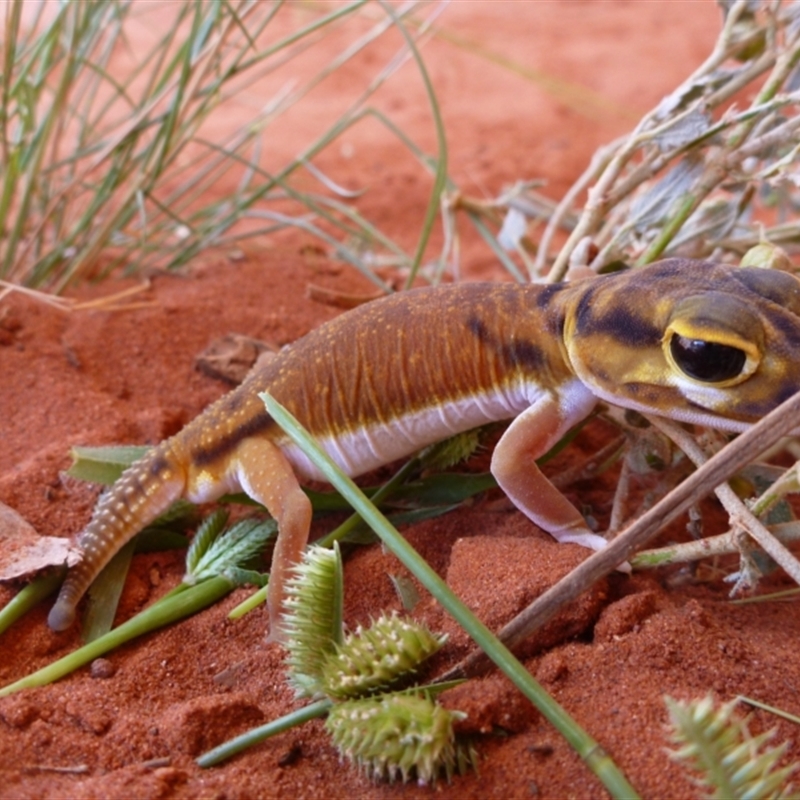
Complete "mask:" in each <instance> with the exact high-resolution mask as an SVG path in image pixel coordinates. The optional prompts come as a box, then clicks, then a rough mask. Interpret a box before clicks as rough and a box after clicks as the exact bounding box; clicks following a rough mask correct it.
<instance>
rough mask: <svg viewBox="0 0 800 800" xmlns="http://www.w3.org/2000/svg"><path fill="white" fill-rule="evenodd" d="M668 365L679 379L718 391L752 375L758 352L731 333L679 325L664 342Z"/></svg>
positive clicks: (673, 326)
mask: <svg viewBox="0 0 800 800" xmlns="http://www.w3.org/2000/svg"><path fill="white" fill-rule="evenodd" d="M662 344H663V348H664V355H665V357H666V359H667V362H668V363H669V364H670V366H671V367H672V368H673V370H675V371H676V372H677V373H678V374H679V375H681V376H682V377H685V378H689V379H690V380H693V381H697V382H698V383H702V384H706V385H712V386H717V387H725V386H735V385H736V384H737V383H741V382H742V381H744V380H746V379H747V378H749V377H750V375H752V374H753V373H754V372H755V370H756V368H757V367H758V364H759V362H760V360H761V354H760V352H759V350H758V348H757V347H756V346H755V345H754V344H753V343H752V342H746V341H744V340H742V339H740V338H739V337H738V336H735V335H733V334H732V333H731V332H729V331H713V332H712V331H709V330H703V329H698V328H696V327H694V326H692V325H687V324H685V323H681V321H676V322H674V323H673V324H672V325H670V326H669V327H668V328H667V331H666V333H665V335H664V339H663V342H662Z"/></svg>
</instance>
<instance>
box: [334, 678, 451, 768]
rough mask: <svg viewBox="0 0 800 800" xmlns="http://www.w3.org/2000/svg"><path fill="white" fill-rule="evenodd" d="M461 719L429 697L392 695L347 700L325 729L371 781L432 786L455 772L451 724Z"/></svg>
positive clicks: (342, 751) (335, 712)
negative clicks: (405, 782) (396, 781)
mask: <svg viewBox="0 0 800 800" xmlns="http://www.w3.org/2000/svg"><path fill="white" fill-rule="evenodd" d="M463 716H464V715H462V714H459V712H456V711H448V710H447V709H446V708H442V707H441V706H439V705H436V703H434V702H433V701H432V700H430V699H429V698H427V697H423V696H419V695H409V694H390V695H382V696H378V697H368V698H364V699H361V700H349V701H347V702H344V703H340V704H339V705H337V706H334V708H333V709H332V710H331V712H330V714H329V715H328V719H327V721H326V723H325V727H326V728H327V729H328V731H329V732H330V734H331V737H332V739H333V742H334V744H335V745H336V747H337V748H338V749H339V752H340V753H341V754H342V755H343V756H345V757H346V758H348V759H350V761H352V762H353V763H354V764H355V765H356V766H358V767H359V769H361V770H363V771H364V772H365V773H366V774H367V775H369V777H371V778H373V779H388V780H390V781H394V780H396V779H397V778H398V777H399V778H402V780H403V781H406V780H408V779H409V778H410V777H412V776H414V777H416V778H417V780H418V781H419V782H420V783H431V782H432V781H435V780H436V778H437V776H439V775H440V774H441V773H442V772H444V773H445V775H446V776H447V778H448V780H449V779H450V777H451V776H452V774H453V772H454V771H455V770H456V769H458V768H459V766H460V763H461V761H462V759H460V758H459V757H458V753H457V750H456V745H455V735H454V733H453V723H454V721H455V720H457V719H461V718H463Z"/></svg>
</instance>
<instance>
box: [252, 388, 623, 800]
mask: <svg viewBox="0 0 800 800" xmlns="http://www.w3.org/2000/svg"><path fill="white" fill-rule="evenodd" d="M260 397H261V398H262V400H263V401H264V403H265V405H266V407H267V411H268V413H269V414H270V415H271V416H272V418H273V419H274V420H275V421H276V422H277V423H278V425H280V426H281V428H282V429H283V430H284V431H285V432H286V434H287V435H288V436H289V437H290V438H291V439H292V440H293V441H294V442H295V444H297V445H298V447H300V448H301V450H302V451H303V452H304V454H305V455H306V456H307V457H308V458H309V459H310V460H311V461H312V463H313V464H314V466H315V467H316V468H317V469H319V470H320V472H322V474H323V475H324V476H325V479H326V480H327V481H329V482H330V483H331V484H332V485H333V486H334V488H335V489H336V490H337V491H339V492H340V494H342V495H343V496H344V497H346V498H347V499H348V501H349V502H350V503H351V504H352V505H353V508H354V509H355V510H356V511H357V512H358V513H359V515H360V516H361V517H362V518H363V519H364V520H365V521H366V522H367V524H368V525H369V526H370V527H371V528H372V529H373V530H374V531H375V533H376V534H377V535H378V536H379V537H380V539H381V540H382V541H383V543H384V544H385V545H386V547H388V548H389V550H391V552H392V553H393V554H394V555H395V557H396V558H398V559H399V560H400V562H401V563H402V564H403V565H404V566H406V567H407V568H408V569H409V570H410V571H411V572H412V574H413V575H414V576H415V577H416V578H417V580H419V581H420V583H422V585H423V586H424V587H425V588H426V589H427V590H428V591H429V592H430V593H431V594H432V595H433V596H434V597H435V598H436V600H437V601H438V602H439V603H440V604H441V605H442V606H443V608H444V609H445V610H446V611H447V612H448V613H449V614H450V615H451V616H452V617H453V619H455V620H456V622H458V624H459V625H461V627H463V628H464V630H465V631H466V632H467V633H468V634H469V635H470V636H471V637H472V639H473V640H474V641H475V642H476V643H477V644H478V645H479V647H481V648H482V649H483V650H484V652H485V653H486V654H487V656H489V658H491V659H492V661H494V663H495V664H497V666H498V667H500V669H501V670H502V671H503V672H504V673H505V674H506V675H507V676H508V678H509V679H510V680H511V681H512V682H513V683H514V685H515V686H516V687H517V688H518V689H519V690H520V691H521V692H522V693H523V694H524V695H525V696H526V697H527V698H528V699H529V700H530V701H531V702H532V703H533V704H534V706H536V708H537V709H538V710H539V711H540V712H541V713H542V715H543V716H544V717H545V718H546V719H548V720H549V721H550V722H551V723H552V724H553V725H554V726H555V727H556V729H557V730H558V731H559V732H560V733H561V734H562V735H563V736H564V738H565V739H566V740H567V741H568V742H569V744H570V746H571V747H572V748H573V749H574V750H575V751H576V752H577V753H578V755H579V756H580V757H581V758H582V759H583V760H584V761H585V763H586V764H587V766H588V767H589V768H590V769H591V770H592V772H594V774H595V775H597V777H598V778H599V779H600V780H601V781H602V783H603V785H604V786H605V787H606V788H607V789H608V791H609V792H610V793H611V795H612V796H613V797H615V798H617V797H630V798H633V797H638V795H637V793H636V791H635V789H634V788H633V787H632V786H631V785H630V783H629V782H628V780H627V779H626V778H625V776H624V775H623V774H622V772H620V770H619V768H618V767H617V765H616V764H615V763H614V762H613V761H612V760H611V758H610V757H609V756H608V755H607V754H606V753H605V751H603V749H602V748H601V747H600V745H599V744H598V743H597V742H596V741H595V740H594V739H593V738H592V737H591V736H589V734H588V733H586V731H584V730H583V729H582V728H581V727H580V726H579V725H578V724H577V723H576V722H575V720H574V719H573V718H572V717H571V716H570V715H569V714H568V713H567V712H566V711H565V710H564V709H563V708H562V707H561V706H560V705H559V704H558V703H557V702H556V701H555V700H554V699H553V698H552V697H550V695H549V694H548V693H547V692H546V691H545V690H544V688H543V687H542V686H541V685H540V684H539V683H538V682H537V681H536V680H535V679H534V678H533V677H532V676H531V675H530V674H529V673H528V671H527V670H526V669H525V667H524V666H523V665H522V664H521V663H520V662H519V661H518V660H517V659H516V658H515V657H514V655H513V654H512V653H511V651H510V650H508V648H506V647H505V646H504V645H503V644H502V643H501V642H500V641H499V640H498V639H497V638H496V637H495V636H494V634H492V632H491V631H490V630H489V629H488V628H487V627H486V626H485V625H484V624H483V623H482V622H481V621H480V620H479V619H478V618H477V617H476V616H475V615H474V614H473V613H472V612H471V611H470V610H469V609H468V608H467V606H466V605H464V603H463V602H462V601H461V600H460V599H459V598H458V597H456V595H455V594H453V592H452V591H451V590H450V589H449V587H448V586H447V584H446V583H445V582H444V581H443V580H442V579H441V578H440V577H439V576H438V575H437V574H436V573H435V572H434V570H433V569H432V568H431V567H430V566H429V565H428V564H427V563H426V562H425V561H424V559H422V558H421V557H420V556H419V554H418V553H417V552H416V551H415V550H414V549H413V548H412V547H411V546H410V545H409V544H408V542H407V541H406V540H405V539H404V538H403V536H402V535H401V534H400V533H399V532H398V531H397V530H396V529H395V528H394V527H393V526H392V525H391V523H390V522H389V521H388V520H387V519H386V517H384V516H383V514H381V512H380V511H378V510H377V509H376V508H375V507H374V506H373V505H372V504H371V503H370V502H369V500H368V499H367V497H366V496H365V495H364V494H363V493H362V492H361V490H360V489H359V488H358V487H357V486H356V485H355V483H353V481H352V480H350V478H348V477H347V476H346V475H344V474H343V473H342V472H341V471H340V470H339V469H337V467H336V466H335V465H334V464H333V462H332V461H331V460H330V459H329V458H328V456H327V455H326V454H325V453H324V452H323V450H322V449H321V448H320V447H319V445H317V443H316V442H315V441H314V439H313V438H312V437H311V436H310V435H309V434H308V433H307V432H306V431H305V430H304V429H303V428H302V427H301V426H300V424H299V423H298V422H297V420H295V419H294V417H293V416H292V415H291V414H290V413H289V412H288V411H286V409H285V408H283V406H281V405H280V404H279V403H278V402H277V401H276V400H274V399H273V398H272V397H270V396H269V395H268V394H261V395H260Z"/></svg>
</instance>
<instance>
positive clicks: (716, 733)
mask: <svg viewBox="0 0 800 800" xmlns="http://www.w3.org/2000/svg"><path fill="white" fill-rule="evenodd" d="M664 700H665V702H666V704H667V709H668V710H669V716H670V722H671V724H672V740H673V743H674V744H675V745H677V748H678V749H677V750H675V751H674V752H673V753H672V757H673V758H674V759H676V760H680V761H683V762H684V763H685V764H687V766H689V767H691V768H692V769H693V770H695V771H697V772H698V773H699V774H700V777H699V779H697V781H696V782H697V783H698V784H699V785H700V786H702V787H703V788H705V789H707V790H708V794H707V795H706V796H707V797H712V798H719V799H720V800H722V798H725V800H728V798H730V799H731V800H736V799H737V798H754V797H759V798H762V797H763V798H770V799H771V800H779V799H780V798H788V797H792V796H795V795H792V793H791V786H790V785H789V778H790V777H791V775H792V773H794V772H795V771H796V770H797V769H798V765H797V764H796V763H795V764H790V765H789V766H786V767H781V766H780V761H781V758H782V757H783V755H784V753H785V752H786V749H787V748H788V742H784V743H783V744H782V745H779V746H778V747H768V746H767V742H768V741H769V739H770V738H771V737H772V736H773V734H774V731H767V732H766V733H762V734H760V735H758V736H752V735H751V734H750V732H749V731H748V729H747V721H746V720H743V719H739V718H738V717H737V716H736V714H735V713H734V708H735V706H736V701H735V700H734V701H733V702H731V703H726V704H724V705H722V706H717V705H716V704H715V703H714V701H713V699H712V698H711V697H705V698H704V699H702V700H694V701H691V702H688V703H683V702H681V701H678V700H673V699H672V698H670V697H665V698H664Z"/></svg>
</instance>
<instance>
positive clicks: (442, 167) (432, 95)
mask: <svg viewBox="0 0 800 800" xmlns="http://www.w3.org/2000/svg"><path fill="white" fill-rule="evenodd" d="M379 2H380V4H381V6H382V7H383V9H384V11H386V13H387V14H388V15H389V16H390V17H391V19H392V22H393V23H394V24H395V26H396V27H397V30H399V31H400V33H401V34H402V35H403V38H404V39H405V40H406V44H407V45H408V49H409V51H410V53H411V55H412V57H413V58H414V61H415V62H416V64H417V69H418V70H419V74H420V76H421V77H422V83H423V84H424V86H425V93H426V94H427V95H428V102H429V103H430V107H431V113H432V114H433V123H434V127H435V128H436V145H437V148H438V151H439V157H438V158H437V159H436V175H435V177H434V181H433V188H432V189H431V197H430V200H429V201H428V207H427V208H426V209H425V217H424V219H423V221H422V232H421V233H420V237H419V241H418V242H417V249H416V251H415V252H414V257H413V259H412V261H411V269H410V270H409V273H408V278H407V280H406V288H407V289H408V288H410V287H411V286H412V285H413V284H414V278H415V277H416V275H417V270H418V269H419V266H420V264H421V263H422V257H423V256H424V255H425V248H426V246H427V244H428V240H429V239H430V237H431V231H432V230H433V223H434V221H435V220H436V215H437V214H438V213H439V207H440V204H441V199H442V193H443V192H444V189H445V185H446V184H447V135H446V134H445V132H444V120H443V119H442V113H441V111H440V110H439V101H438V100H437V99H436V92H435V91H434V89H433V84H432V83H431V79H430V76H429V75H428V70H427V69H426V67H425V62H424V61H423V60H422V56H421V55H420V54H419V50H418V49H417V46H416V44H415V43H414V39H413V37H412V36H411V34H410V33H409V32H408V31H407V30H406V27H405V25H404V24H403V22H402V20H401V18H400V17H399V16H398V15H397V14H396V13H395V11H394V9H393V8H392V7H391V5H389V3H387V2H385V0H379Z"/></svg>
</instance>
